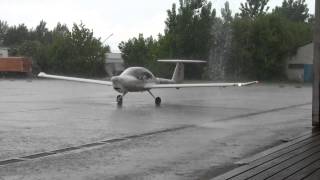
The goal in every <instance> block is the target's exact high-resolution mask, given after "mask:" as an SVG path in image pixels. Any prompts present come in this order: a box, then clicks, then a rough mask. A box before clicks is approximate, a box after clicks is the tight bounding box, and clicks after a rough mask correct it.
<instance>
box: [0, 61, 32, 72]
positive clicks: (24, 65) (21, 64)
mask: <svg viewBox="0 0 320 180" xmlns="http://www.w3.org/2000/svg"><path fill="white" fill-rule="evenodd" d="M31 71H32V62H31V60H30V59H28V58H25V57H4V58H3V57H2V58H0V72H24V73H30V72H31Z"/></svg>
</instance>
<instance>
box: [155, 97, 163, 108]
mask: <svg viewBox="0 0 320 180" xmlns="http://www.w3.org/2000/svg"><path fill="white" fill-rule="evenodd" d="M154 102H155V103H156V105H157V106H160V104H161V98H160V97H156V99H155V100H154Z"/></svg>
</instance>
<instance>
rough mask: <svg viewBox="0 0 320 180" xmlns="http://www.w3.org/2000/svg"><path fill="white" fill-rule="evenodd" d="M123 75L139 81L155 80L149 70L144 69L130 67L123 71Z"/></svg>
mask: <svg viewBox="0 0 320 180" xmlns="http://www.w3.org/2000/svg"><path fill="white" fill-rule="evenodd" d="M121 75H128V76H133V77H135V78H137V79H139V80H148V79H153V78H154V75H153V74H152V73H151V72H150V71H149V70H148V69H146V68H143V67H130V68H128V69H126V70H125V71H123V73H121Z"/></svg>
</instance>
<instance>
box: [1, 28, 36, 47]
mask: <svg viewBox="0 0 320 180" xmlns="http://www.w3.org/2000/svg"><path fill="white" fill-rule="evenodd" d="M29 38H30V36H29V31H28V28H27V26H25V25H24V24H19V25H18V26H13V27H9V29H8V30H7V33H6V36H5V37H4V41H3V44H4V45H5V46H17V45H18V44H21V43H22V42H24V41H26V40H28V39H29Z"/></svg>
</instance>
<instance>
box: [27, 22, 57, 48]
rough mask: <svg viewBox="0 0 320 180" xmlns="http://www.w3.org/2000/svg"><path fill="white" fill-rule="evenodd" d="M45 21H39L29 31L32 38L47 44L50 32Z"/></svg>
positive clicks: (50, 39) (49, 41)
mask: <svg viewBox="0 0 320 180" xmlns="http://www.w3.org/2000/svg"><path fill="white" fill-rule="evenodd" d="M46 25H47V23H46V22H45V21H43V20H41V21H40V23H39V25H38V26H37V27H36V29H35V30H34V31H32V32H31V36H32V39H33V40H37V41H40V42H41V43H44V44H47V43H51V41H52V34H51V32H49V30H48V28H46Z"/></svg>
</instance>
